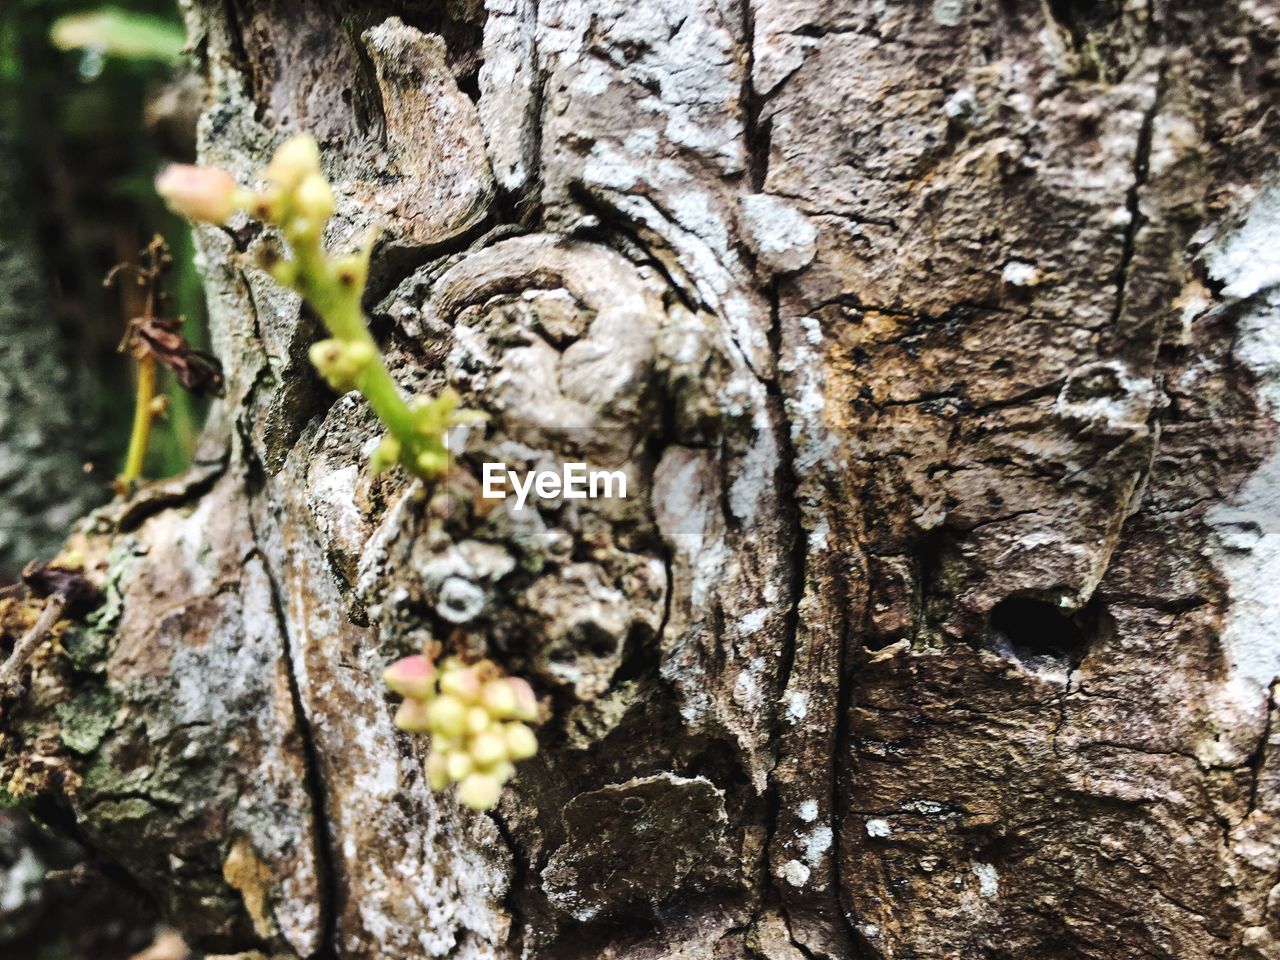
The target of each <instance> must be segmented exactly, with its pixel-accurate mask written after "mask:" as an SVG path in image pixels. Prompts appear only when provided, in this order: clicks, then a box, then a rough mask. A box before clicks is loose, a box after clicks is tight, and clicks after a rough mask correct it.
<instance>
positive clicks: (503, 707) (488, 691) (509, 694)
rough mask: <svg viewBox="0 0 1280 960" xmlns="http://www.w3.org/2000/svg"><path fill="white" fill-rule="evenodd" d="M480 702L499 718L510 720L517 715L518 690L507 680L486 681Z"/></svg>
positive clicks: (492, 714)
mask: <svg viewBox="0 0 1280 960" xmlns="http://www.w3.org/2000/svg"><path fill="white" fill-rule="evenodd" d="M480 702H481V703H483V704H484V708H485V709H486V710H488V711H489V713H490V715H491V716H493V717H495V718H497V719H498V720H510V719H511V718H512V717H514V716H515V715H516V707H517V706H518V704H517V703H516V692H515V690H514V689H513V688H512V686H511V684H510V683H508V682H507V681H506V680H490V681H489V682H488V683H486V684H485V685H484V689H483V690H482V691H481V692H480Z"/></svg>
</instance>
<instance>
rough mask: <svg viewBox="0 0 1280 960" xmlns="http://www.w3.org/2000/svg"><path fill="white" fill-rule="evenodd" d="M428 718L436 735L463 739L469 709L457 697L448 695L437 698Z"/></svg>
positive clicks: (430, 707) (429, 710)
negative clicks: (440, 734)
mask: <svg viewBox="0 0 1280 960" xmlns="http://www.w3.org/2000/svg"><path fill="white" fill-rule="evenodd" d="M405 702H406V703H407V702H408V701H405ZM427 716H428V717H429V718H430V721H431V730H432V732H434V733H442V734H444V735H445V736H446V737H461V736H462V734H463V731H464V730H465V729H466V720H467V708H466V707H465V706H463V704H462V702H461V701H460V700H459V699H458V698H457V697H451V696H449V695H448V694H445V695H443V696H440V697H436V699H435V700H434V701H433V702H432V704H431V705H430V706H429V707H427Z"/></svg>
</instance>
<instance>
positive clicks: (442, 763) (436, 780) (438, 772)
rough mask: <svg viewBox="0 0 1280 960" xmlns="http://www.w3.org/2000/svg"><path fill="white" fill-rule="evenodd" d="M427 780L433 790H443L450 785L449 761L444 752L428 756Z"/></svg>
mask: <svg viewBox="0 0 1280 960" xmlns="http://www.w3.org/2000/svg"><path fill="white" fill-rule="evenodd" d="M427 782H428V783H429V784H431V789H432V790H443V789H444V788H445V787H447V786H448V785H449V761H448V760H447V759H446V757H445V755H444V754H443V753H436V752H435V751H432V753H431V754H430V755H429V756H428V757H427Z"/></svg>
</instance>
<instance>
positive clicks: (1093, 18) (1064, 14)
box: [1049, 0, 1120, 43]
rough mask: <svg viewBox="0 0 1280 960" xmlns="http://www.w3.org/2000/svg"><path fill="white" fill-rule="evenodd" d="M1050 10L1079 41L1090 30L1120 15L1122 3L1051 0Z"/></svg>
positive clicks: (1087, 0) (1112, 1)
mask: <svg viewBox="0 0 1280 960" xmlns="http://www.w3.org/2000/svg"><path fill="white" fill-rule="evenodd" d="M1049 12H1050V13H1051V14H1053V19H1055V20H1057V21H1058V23H1060V24H1062V25H1063V26H1064V27H1066V28H1067V29H1068V30H1069V31H1071V35H1072V37H1074V38H1075V40H1076V41H1077V43H1079V42H1080V41H1081V40H1083V39H1084V37H1085V35H1086V34H1087V33H1088V32H1089V31H1090V30H1097V29H1099V28H1101V27H1104V26H1106V25H1107V24H1108V23H1110V22H1111V21H1113V20H1115V19H1116V18H1117V17H1118V16H1120V4H1118V3H1117V2H1115V0H1049Z"/></svg>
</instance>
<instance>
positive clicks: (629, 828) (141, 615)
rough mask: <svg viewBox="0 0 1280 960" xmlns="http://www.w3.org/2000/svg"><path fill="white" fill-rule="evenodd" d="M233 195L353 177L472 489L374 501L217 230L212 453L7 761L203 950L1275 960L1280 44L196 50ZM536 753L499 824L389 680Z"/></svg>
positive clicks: (348, 405) (394, 22) (82, 631)
mask: <svg viewBox="0 0 1280 960" xmlns="http://www.w3.org/2000/svg"><path fill="white" fill-rule="evenodd" d="M188 17H189V22H190V26H191V31H192V37H193V41H194V44H195V47H196V49H197V50H198V51H199V53H200V55H201V57H202V58H203V62H204V64H205V67H206V70H207V75H208V80H209V85H210V101H209V106H208V109H207V111H206V113H205V116H204V119H203V121H202V147H201V149H202V155H203V158H204V160H205V161H206V162H210V163H214V164H218V165H221V166H224V167H227V168H229V169H231V170H233V171H235V173H236V174H237V175H238V176H239V177H240V178H242V179H244V180H249V179H251V178H252V176H253V174H254V171H255V170H257V169H259V168H260V167H261V165H262V164H263V162H264V160H265V158H267V157H268V156H269V155H270V152H271V150H272V148H273V147H274V146H275V145H276V144H278V143H279V142H280V141H281V140H282V139H283V138H284V137H285V136H286V135H287V134H288V133H289V132H292V131H295V130H310V131H312V132H315V133H316V134H317V135H318V136H320V137H321V139H322V140H323V142H324V146H325V155H326V161H325V162H326V165H327V168H328V173H329V174H330V176H331V178H332V179H333V180H334V181H335V183H336V185H337V190H338V195H339V211H340V213H339V217H338V219H337V220H336V221H335V225H334V227H333V232H332V237H331V239H332V241H333V242H334V243H335V244H338V245H350V246H355V245H356V244H357V243H359V241H360V240H361V238H362V237H363V236H364V234H365V233H366V231H367V230H368V229H369V228H371V227H376V228H378V229H379V230H381V231H382V243H381V246H380V248H379V255H378V258H377V263H376V271H375V273H376V282H375V286H376V287H377V289H376V290H375V291H374V293H373V294H372V295H371V302H370V304H369V306H370V309H371V311H372V313H373V315H374V317H375V319H376V322H377V330H378V334H379V336H380V339H381V340H382V342H383V343H384V345H385V348H386V350H387V351H388V353H389V355H390V356H391V357H392V359H393V363H394V366H395V369H396V370H397V371H398V375H399V376H400V378H401V381H402V383H403V384H404V386H405V388H406V389H408V390H429V389H436V388H438V387H440V386H442V385H443V384H445V383H449V384H452V385H453V386H454V387H455V388H457V389H459V390H460V391H462V392H463V394H464V395H465V396H466V397H467V400H468V403H469V404H470V405H472V406H477V407H480V408H482V409H485V410H487V411H488V412H489V413H490V414H491V417H492V419H491V424H490V426H489V428H488V430H487V431H486V432H485V433H484V435H483V436H474V437H472V438H471V441H470V444H469V447H468V451H467V453H466V454H465V456H464V457H463V458H462V465H461V467H460V469H471V470H476V469H477V465H478V464H479V463H480V462H483V461H485V460H490V459H502V460H505V461H507V462H508V463H510V464H515V463H524V464H538V463H543V464H550V463H553V462H555V461H557V460H560V459H565V458H571V459H587V460H590V461H592V462H593V463H597V464H600V465H608V466H610V467H611V468H616V469H622V470H625V471H627V473H628V475H629V477H630V478H631V481H632V488H633V490H635V491H639V493H640V495H638V496H633V497H632V498H631V499H629V500H626V501H622V502H618V501H596V502H592V501H587V502H585V503H580V502H577V503H569V502H566V503H562V504H543V505H542V508H541V509H540V510H539V511H538V512H537V513H536V514H529V513H523V514H517V513H515V512H513V511H512V510H511V509H509V506H508V505H510V504H511V501H507V502H506V504H507V505H504V506H502V507H499V508H498V509H496V510H493V511H491V512H484V511H482V510H479V509H473V508H472V507H473V505H472V504H468V503H466V502H465V500H463V501H455V502H453V503H451V504H444V503H443V502H442V501H441V500H440V499H439V498H434V499H429V498H427V499H424V498H423V497H421V496H419V495H417V491H416V490H415V488H414V487H412V486H411V485H409V484H408V483H406V482H405V481H404V479H403V478H399V477H391V478H387V477H381V478H375V477H373V476H371V475H370V473H369V471H368V469H367V467H366V456H367V453H368V451H369V448H370V443H371V441H372V440H373V438H374V437H376V435H377V432H378V431H377V427H376V424H375V423H374V422H373V420H372V418H371V415H370V413H369V412H368V410H367V408H366V407H365V405H364V404H363V403H362V402H361V401H360V400H359V398H358V397H356V396H354V395H349V396H346V397H342V398H335V397H332V396H331V395H330V394H329V393H328V392H327V391H326V390H325V389H324V388H323V386H322V385H321V384H320V383H319V382H318V381H317V380H316V378H315V376H314V374H313V373H312V371H311V369H310V366H309V364H308V362H307V360H306V347H307V345H308V344H309V343H310V342H311V341H312V339H313V338H314V337H315V335H316V324H315V322H314V321H313V320H312V319H311V318H310V317H309V316H308V315H307V314H306V312H305V311H302V310H300V307H299V304H298V302H297V300H296V299H295V298H293V297H292V296H291V295H288V294H286V293H284V292H282V291H281V290H280V289H279V288H278V287H276V286H275V285H274V284H273V283H272V282H271V281H270V280H269V279H267V278H266V277H265V276H264V275H263V274H261V273H259V272H257V271H256V270H254V269H253V268H252V267H250V266H249V265H248V264H249V263H250V262H251V258H249V257H244V256H242V254H252V252H253V250H254V248H255V247H256V245H257V244H259V243H261V242H262V241H263V238H262V236H261V235H260V234H259V233H258V232H257V231H255V230H253V229H249V228H247V227H243V226H241V227H234V228H232V229H228V230H212V229H210V230H204V231H203V232H202V235H201V247H202V251H203V254H202V256H203V260H204V266H205V269H206V272H207V275H208V282H209V293H210V302H211V307H212V314H213V329H214V335H215V345H216V348H217V351H218V353H219V354H220V356H221V358H222V360H223V362H224V364H225V366H226V369H227V374H228V392H227V398H226V401H225V403H224V404H223V405H222V406H221V408H220V410H219V412H218V414H217V415H216V416H215V418H214V423H213V425H212V426H211V427H210V428H209V430H208V432H207V436H206V447H207V450H206V453H205V455H204V457H203V458H202V461H201V464H200V466H199V467H198V468H197V469H196V470H195V471H194V472H193V473H192V475H191V476H189V477H187V478H185V479H183V480H181V481H177V482H170V483H167V484H164V485H160V486H157V487H154V488H150V489H147V490H144V491H143V492H142V493H140V494H139V496H138V497H137V498H136V499H135V500H134V501H132V502H130V503H127V504H121V505H117V506H115V507H114V508H112V509H111V510H109V511H105V512H100V513H99V514H97V515H96V516H95V517H94V518H92V519H91V520H90V521H89V522H87V523H86V524H85V526H84V528H83V533H82V534H81V536H80V539H79V545H80V547H81V548H82V549H83V550H84V551H85V553H86V555H87V556H89V557H90V561H91V565H92V564H97V566H96V568H95V569H96V570H97V571H98V575H99V576H100V577H101V578H102V579H103V581H104V583H105V584H106V587H107V592H108V598H109V600H108V604H107V606H106V607H105V608H104V609H103V610H102V611H101V612H99V613H98V614H97V615H96V618H95V620H94V622H93V623H92V624H90V625H87V626H77V627H75V628H73V629H72V630H71V632H70V636H71V639H70V641H67V640H64V643H63V646H64V647H65V648H67V650H68V653H67V654H66V655H64V654H61V653H56V652H53V651H50V652H48V654H47V655H46V656H45V657H43V658H42V659H41V660H39V661H38V662H37V664H36V667H35V677H34V679H33V683H32V689H31V692H30V693H29V694H27V696H26V697H25V698H24V699H23V700H22V701H21V702H19V703H17V704H15V705H14V706H13V708H12V710H11V713H10V715H8V716H7V717H6V724H7V733H6V741H5V743H6V745H7V747H8V751H7V753H6V755H5V756H4V760H3V762H4V764H5V767H4V772H5V774H6V779H7V781H8V783H9V787H8V789H9V790H10V792H15V793H23V794H28V795H30V794H41V793H43V794H47V795H50V796H51V797H53V798H58V799H59V802H60V803H61V804H62V805H63V806H64V807H65V809H67V810H69V811H70V813H71V814H72V815H73V816H74V819H75V822H76V823H77V824H78V828H79V829H80V830H81V831H82V832H83V834H84V835H85V837H87V838H88V840H89V842H90V843H91V844H92V845H93V846H94V847H95V849H97V850H98V851H100V852H101V853H102V855H104V856H106V857H109V858H111V859H112V860H113V861H114V862H115V863H117V864H118V865H119V866H120V867H121V868H123V869H124V870H126V871H127V872H128V873H129V874H130V875H131V876H132V877H133V878H134V879H135V880H136V882H137V883H138V884H139V885H140V886H141V887H142V888H143V889H145V890H147V891H149V892H150V894H151V895H152V896H153V897H155V898H156V899H157V901H158V902H159V903H160V905H161V907H162V908H163V909H164V911H165V912H166V914H167V915H169V916H171V917H172V918H173V919H174V920H175V921H176V922H177V923H179V924H180V925H181V926H182V928H183V929H184V930H185V931H186V932H187V934H188V935H189V936H190V937H191V938H192V939H193V941H195V942H197V943H199V944H201V945H203V946H207V947H210V948H217V949H221V950H232V949H238V950H247V949H250V948H260V949H265V950H269V951H275V952H283V953H286V954H293V955H296V956H298V957H322V958H330V960H335V958H340V960H375V958H395V960H400V958H405V960H407V958H418V957H446V956H448V957H455V958H459V960H478V958H515V957H529V958H588V957H591V958H594V957H619V958H621V957H626V958H629V960H650V958H651V960H657V958H674V957H681V958H689V960H692V958H716V960H723V958H754V960H802V958H885V960H888V958H895V960H900V958H957V960H961V958H963V960H967V958H971V957H991V958H1025V957H1031V956H1034V957H1045V958H1050V957H1053V958H1058V957H1061V958H1077V957H1088V958H1099V960H1102V958H1105V960H1117V958H1129V957H1133V958H1139V957H1161V958H1177V960H1202V958H1203V960H1207V958H1224V960H1225V958H1240V957H1243V958H1258V960H1262V958H1267V957H1275V956H1277V955H1280V733H1278V732H1277V730H1276V728H1275V725H1274V724H1273V722H1272V714H1273V711H1274V709H1275V704H1274V703H1273V698H1272V692H1273V685H1274V682H1275V679H1276V677H1277V675H1280V594H1278V593H1277V586H1276V585H1277V583H1280V529H1277V523H1278V522H1280V510H1278V509H1277V507H1278V505H1280V496H1278V491H1280V460H1278V459H1277V458H1276V455H1275V445H1276V442H1277V418H1280V340H1278V339H1277V338H1278V336H1280V334H1278V333H1277V331H1280V182H1277V181H1276V180H1275V178H1274V171H1275V167H1276V159H1275V156H1276V148H1277V145H1278V144H1280V112H1278V111H1277V103H1276V90H1277V88H1278V86H1277V84H1278V81H1280V48H1278V45H1280V8H1278V7H1276V6H1275V5H1274V4H1270V3H1267V2H1261V0H1232V2H1228V3H1225V4H1221V5H1216V6H1214V7H1213V8H1212V9H1209V8H1207V7H1206V6H1205V5H1203V4H1197V3H1192V2H1189V0H1185V2H1184V0H1176V2H1165V0H1154V2H1151V3H1148V4H1119V3H1085V2H1076V0H1047V2H1044V3H1039V4H1036V3H1030V2H995V0H930V2H925V0H915V2H893V3H883V2H880V3H870V2H867V3H861V2H852V0H849V2H846V0H840V2H830V0H821V2H819V0H753V2H748V3H742V2H730V0H678V2H676V0H653V2H640V3H636V2H615V0H597V2H590V3H587V2H582V0H491V2H488V3H486V4H483V5H481V4H479V3H470V4H468V3H458V4H448V5H441V4H435V3H430V4H428V3H411V2H392V0H386V2H375V3H361V4H356V3H347V2H343V0H326V2H316V3H308V4H296V3H292V2H286V0H230V2H227V3H225V4H224V3H212V2H209V3H204V2H196V0H191V2H190V3H189V4H188ZM458 626H461V627H463V628H464V636H465V640H464V642H465V643H466V644H468V645H469V646H470V647H471V649H473V650H474V651H475V652H484V653H486V654H487V655H489V656H492V657H494V658H495V659H497V660H499V661H500V662H502V663H503V664H504V665H505V666H507V667H508V668H509V669H510V670H512V671H514V672H517V673H520V674H522V675H524V676H527V677H529V678H530V680H531V681H532V682H533V683H534V684H535V686H536V687H537V689H538V690H539V692H540V693H542V694H544V695H545V696H548V697H549V698H550V700H551V702H552V703H553V705H554V711H553V719H552V721H551V722H550V724H549V725H548V726H547V727H546V728H544V730H543V732H542V744H543V749H542V752H541V753H540V754H539V756H538V758H536V759H535V760H534V761H530V762H528V763H526V764H525V765H523V766H522V768H521V771H520V774H519V776H518V777H517V778H516V780H515V781H513V785H512V788H511V789H510V790H509V791H508V793H507V795H506V796H505V797H504V799H503V801H502V803H501V805H500V806H499V808H498V809H497V811H496V812H495V813H493V814H492V815H472V814H468V813H465V812H463V811H460V810H459V809H458V808H457V807H456V805H455V803H454V802H453V800H452V799H451V798H450V797H449V796H447V795H446V796H433V795H432V794H431V793H430V792H429V791H428V789H427V787H426V784H425V781H424V777H423V773H422V761H423V752H422V745H421V743H420V742H419V741H418V740H416V739H414V738H410V737H406V736H404V735H401V734H399V733H398V732H397V731H396V730H395V728H394V726H393V725H392V723H391V719H390V717H391V709H392V707H391V705H390V703H389V702H388V697H387V696H386V694H385V692H384V690H383V689H382V685H381V683H380V682H379V680H378V679H377V677H378V673H379V671H380V667H381V666H382V665H383V664H384V663H386V662H387V661H388V660H390V659H391V658H393V657H395V656H397V655H399V654H400V653H402V652H406V651H409V650H412V649H415V648H417V647H419V646H421V644H422V642H423V641H424V640H426V639H432V638H434V639H438V640H441V641H448V640H449V639H450V637H452V636H454V635H455V628H456V627H458Z"/></svg>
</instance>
